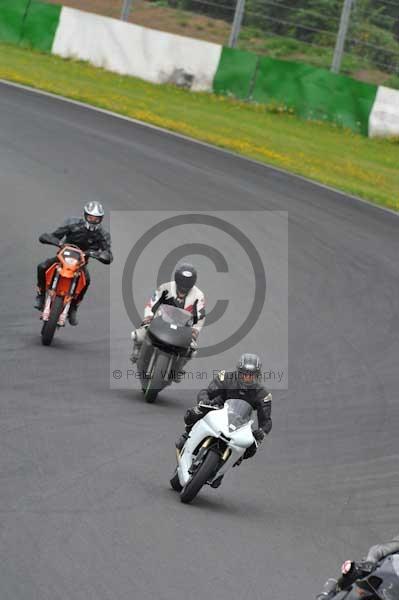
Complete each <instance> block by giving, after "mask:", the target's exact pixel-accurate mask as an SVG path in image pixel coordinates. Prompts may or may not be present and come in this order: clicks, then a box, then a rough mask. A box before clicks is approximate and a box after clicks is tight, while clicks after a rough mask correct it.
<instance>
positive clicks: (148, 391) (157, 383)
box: [144, 354, 170, 404]
mask: <svg viewBox="0 0 399 600" xmlns="http://www.w3.org/2000/svg"><path fill="white" fill-rule="evenodd" d="M169 360H170V357H169V356H167V355H165V354H159V355H158V356H157V358H156V359H155V363H154V366H153V368H152V372H151V375H150V378H149V381H148V383H147V386H146V388H145V390H144V398H145V401H146V402H148V403H149V404H152V403H153V402H155V400H156V399H157V396H158V394H159V392H160V391H161V390H162V389H163V388H164V387H165V375H166V372H167V370H168V365H169Z"/></svg>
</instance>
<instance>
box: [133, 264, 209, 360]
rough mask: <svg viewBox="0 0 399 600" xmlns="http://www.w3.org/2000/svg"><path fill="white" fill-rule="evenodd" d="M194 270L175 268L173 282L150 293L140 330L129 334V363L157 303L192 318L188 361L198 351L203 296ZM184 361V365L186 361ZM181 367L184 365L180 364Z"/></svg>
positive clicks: (188, 265) (137, 353)
mask: <svg viewBox="0 0 399 600" xmlns="http://www.w3.org/2000/svg"><path fill="white" fill-rule="evenodd" d="M196 282H197V271H196V270H195V268H194V267H193V265H191V264H189V263H182V264H180V265H178V266H177V267H176V271H175V276H174V281H169V282H167V283H162V284H161V285H160V286H159V287H158V288H157V289H156V290H155V292H154V293H153V295H152V296H151V298H150V299H149V300H148V302H147V304H146V305H145V308H144V320H143V322H142V323H141V327H139V328H138V329H136V330H135V331H133V332H132V339H133V340H134V345H133V352H132V355H131V357H130V360H131V361H132V362H133V363H135V362H136V361H137V358H138V355H139V353H140V348H141V345H142V343H143V341H144V337H145V334H146V330H147V327H148V325H149V324H150V323H151V321H152V319H153V318H154V314H155V313H156V311H157V310H158V308H159V306H160V305H161V304H169V305H171V306H176V307H177V308H184V310H186V311H188V312H190V313H191V314H192V315H193V327H192V341H191V346H190V351H189V355H188V356H187V357H186V359H187V360H188V359H189V358H192V357H193V356H194V354H195V352H196V350H197V349H198V344H197V340H198V336H199V334H200V332H201V330H202V328H203V326H204V323H205V296H204V294H203V293H202V292H201V290H200V289H199V288H198V287H197V286H196V285H195V284H196ZM187 360H186V361H185V362H187ZM182 366H184V365H183V364H182Z"/></svg>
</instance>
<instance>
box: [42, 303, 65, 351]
mask: <svg viewBox="0 0 399 600" xmlns="http://www.w3.org/2000/svg"><path fill="white" fill-rule="evenodd" d="M63 308H64V299H63V298H61V296H56V297H55V299H54V301H53V303H52V305H51V310H50V315H49V318H48V321H45V322H44V323H43V327H42V344H43V346H50V344H51V342H52V341H53V337H54V333H55V330H56V329H57V323H58V319H59V318H60V314H61V313H62V311H63Z"/></svg>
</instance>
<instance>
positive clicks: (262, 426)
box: [176, 354, 272, 487]
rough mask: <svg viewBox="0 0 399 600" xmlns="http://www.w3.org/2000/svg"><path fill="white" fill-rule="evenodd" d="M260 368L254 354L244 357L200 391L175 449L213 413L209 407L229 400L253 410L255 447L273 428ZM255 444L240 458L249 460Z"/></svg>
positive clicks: (270, 402)
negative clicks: (195, 426) (255, 421)
mask: <svg viewBox="0 0 399 600" xmlns="http://www.w3.org/2000/svg"><path fill="white" fill-rule="evenodd" d="M261 367H262V365H261V363H260V360H259V358H258V357H257V356H256V355H255V354H243V355H242V356H241V358H240V360H239V362H238V365H237V370H236V371H230V372H227V371H220V372H219V373H218V375H217V376H216V378H215V379H214V380H213V381H212V382H211V383H210V384H209V386H208V388H207V389H203V390H201V391H200V392H199V394H198V396H197V406H194V407H193V408H190V409H188V411H187V412H186V415H185V417H184V421H185V423H186V432H185V433H184V434H183V435H182V436H181V437H180V438H179V440H178V441H177V442H176V447H177V448H178V449H179V450H181V449H182V448H183V446H184V444H185V442H186V440H187V438H188V434H189V432H190V431H191V428H192V427H193V425H195V423H197V421H199V420H200V419H202V417H204V416H205V415H206V414H207V413H208V412H209V410H212V409H211V408H208V407H212V406H218V407H220V408H222V406H223V404H224V403H225V402H226V400H228V399H230V398H240V399H242V400H245V401H246V402H248V403H249V404H250V405H251V406H252V408H253V409H254V410H256V412H257V417H258V427H259V428H258V429H256V430H255V431H254V432H253V435H254V438H255V440H256V442H257V444H260V443H261V442H262V440H263V438H264V437H265V434H268V433H270V431H271V428H272V418H271V411H272V395H271V393H269V392H268V391H267V390H266V388H265V387H263V385H261V384H260V383H259V377H260V375H261ZM257 444H255V443H254V444H252V446H250V447H249V448H247V450H246V451H245V454H244V456H243V459H247V458H251V457H252V456H253V455H254V454H255V452H256V449H257ZM240 462H241V461H239V463H240ZM220 482H221V479H220ZM220 482H218V484H219V485H220ZM213 487H216V485H213Z"/></svg>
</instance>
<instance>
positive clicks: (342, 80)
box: [252, 57, 377, 135]
mask: <svg viewBox="0 0 399 600" xmlns="http://www.w3.org/2000/svg"><path fill="white" fill-rule="evenodd" d="M376 94H377V86H376V85H370V84H367V83H362V82H361V81H356V80H354V79H351V78H350V77H346V76H344V75H335V74H333V73H331V72H330V71H327V70H325V69H317V68H315V67H311V66H309V65H305V64H301V63H294V62H287V61H282V60H275V59H272V58H267V57H262V58H260V59H259V64H258V70H257V76H256V81H255V85H254V89H253V94H252V97H253V100H255V101H257V102H262V103H266V104H269V103H271V102H277V103H279V104H283V105H285V106H287V107H289V108H293V109H294V111H295V113H296V114H298V115H299V116H301V117H304V118H306V119H316V120H328V121H333V122H335V123H337V124H339V125H342V126H344V127H349V128H351V129H353V130H355V131H359V132H361V133H363V134H364V135H367V134H368V120H369V115H370V112H371V109H372V106H373V103H374V100H375V97H376Z"/></svg>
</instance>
